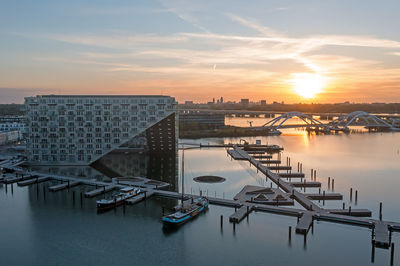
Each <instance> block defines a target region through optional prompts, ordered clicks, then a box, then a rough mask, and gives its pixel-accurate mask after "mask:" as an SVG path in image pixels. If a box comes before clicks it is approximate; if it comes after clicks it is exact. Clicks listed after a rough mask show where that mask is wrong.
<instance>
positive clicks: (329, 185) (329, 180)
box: [328, 177, 331, 189]
mask: <svg viewBox="0 0 400 266" xmlns="http://www.w3.org/2000/svg"><path fill="white" fill-rule="evenodd" d="M330 188H331V178H330V177H328V189H330Z"/></svg>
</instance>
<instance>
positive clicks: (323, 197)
mask: <svg viewBox="0 0 400 266" xmlns="http://www.w3.org/2000/svg"><path fill="white" fill-rule="evenodd" d="M322 204H323V205H324V206H325V190H324V192H323V196H322Z"/></svg>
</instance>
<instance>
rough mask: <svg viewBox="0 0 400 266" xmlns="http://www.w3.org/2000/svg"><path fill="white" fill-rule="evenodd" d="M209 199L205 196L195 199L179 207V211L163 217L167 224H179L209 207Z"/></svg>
mask: <svg viewBox="0 0 400 266" xmlns="http://www.w3.org/2000/svg"><path fill="white" fill-rule="evenodd" d="M208 204H209V201H208V199H207V198H205V197H198V198H196V199H193V201H192V203H189V204H185V205H184V206H183V207H182V206H180V207H178V208H177V211H176V212H174V213H172V214H170V215H166V216H164V217H162V218H161V220H162V222H163V223H164V225H165V226H179V225H182V224H184V223H186V222H187V221H189V220H190V219H192V218H194V217H196V216H197V215H198V214H199V213H201V212H204V211H205V210H206V209H207V208H208Z"/></svg>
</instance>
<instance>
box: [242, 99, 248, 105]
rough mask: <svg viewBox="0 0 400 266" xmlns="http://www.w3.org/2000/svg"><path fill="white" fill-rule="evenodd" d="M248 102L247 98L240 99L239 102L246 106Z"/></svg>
mask: <svg viewBox="0 0 400 266" xmlns="http://www.w3.org/2000/svg"><path fill="white" fill-rule="evenodd" d="M249 103H250V101H249V99H241V100H240V104H241V105H243V106H248V105H249Z"/></svg>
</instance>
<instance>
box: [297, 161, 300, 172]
mask: <svg viewBox="0 0 400 266" xmlns="http://www.w3.org/2000/svg"><path fill="white" fill-rule="evenodd" d="M297 172H300V163H299V162H298V163H297Z"/></svg>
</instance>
